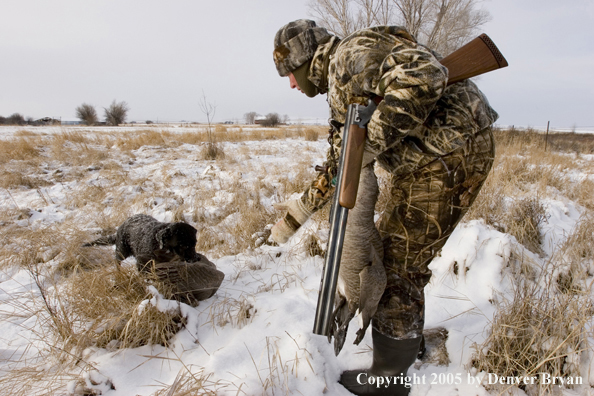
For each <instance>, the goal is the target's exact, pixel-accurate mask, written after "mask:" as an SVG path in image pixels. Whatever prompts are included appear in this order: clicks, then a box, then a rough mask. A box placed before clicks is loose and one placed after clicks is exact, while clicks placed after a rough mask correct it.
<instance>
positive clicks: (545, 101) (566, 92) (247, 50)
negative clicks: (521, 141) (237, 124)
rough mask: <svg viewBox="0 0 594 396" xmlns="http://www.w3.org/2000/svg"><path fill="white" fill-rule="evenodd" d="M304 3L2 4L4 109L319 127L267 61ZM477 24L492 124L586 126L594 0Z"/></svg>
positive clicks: (592, 85) (515, 6)
mask: <svg viewBox="0 0 594 396" xmlns="http://www.w3.org/2000/svg"><path fill="white" fill-rule="evenodd" d="M307 2H308V0H294V1H284V0H283V1H280V0H249V1H246V0H218V1H205V0H170V1H167V2H165V1H162V0H160V1H157V0H102V1H98V0H85V1H80V0H52V1H47V0H2V5H0V12H1V13H2V15H3V18H2V19H3V21H2V24H0V53H1V54H2V60H1V61H0V76H1V77H0V115H1V116H5V117H7V116H9V115H11V114H13V113H15V112H18V113H21V114H23V115H24V116H26V117H33V118H41V117H54V118H60V117H61V118H62V119H75V118H76V114H75V109H76V107H77V106H79V105H80V104H82V103H89V104H92V105H94V106H95V107H96V108H97V110H98V113H99V114H100V116H102V115H103V108H104V107H107V106H109V104H110V103H112V101H114V100H116V101H118V102H119V101H126V102H127V104H128V106H129V108H130V112H129V118H128V119H129V120H138V121H144V120H152V121H160V122H161V121H171V122H173V121H181V120H186V121H206V115H205V114H204V112H203V111H202V110H201V106H200V105H201V103H207V104H211V105H213V106H214V107H215V114H214V121H215V122H222V121H243V115H244V114H245V113H247V112H251V111H255V112H257V113H259V114H264V115H265V114H268V113H272V112H275V113H279V114H281V115H285V114H286V115H288V116H289V117H290V119H291V120H292V121H295V122H297V121H299V120H304V119H311V118H318V119H319V122H322V123H325V122H326V119H327V116H328V106H327V103H326V97H325V95H324V96H323V95H318V96H317V97H316V98H313V99H309V98H307V97H305V96H304V95H303V94H301V93H300V92H298V91H296V90H291V89H290V88H289V81H288V78H286V77H285V78H281V77H279V76H278V74H277V72H276V69H275V67H274V63H273V61H272V49H273V38H274V35H275V33H276V31H277V30H278V29H279V28H280V27H281V26H283V25H285V24H286V23H288V22H290V21H292V20H295V19H300V18H311V16H310V15H309V14H308V8H307ZM481 6H482V7H483V8H484V9H486V10H488V11H489V12H490V13H491V16H492V19H491V21H490V22H488V23H487V24H486V25H484V27H483V29H482V30H483V32H485V33H487V34H488V35H489V36H490V37H491V38H492V39H493V41H494V42H495V43H496V44H497V46H498V47H499V49H500V50H501V52H502V53H503V54H504V56H505V57H506V59H507V60H508V62H509V65H510V66H509V67H508V68H506V69H501V70H497V71H494V72H492V73H490V74H487V75H484V76H481V77H479V78H478V80H477V83H478V84H479V87H480V88H481V90H482V91H483V92H484V93H485V94H486V96H487V97H488V98H489V101H490V103H491V105H492V106H493V108H495V110H496V111H497V112H498V113H499V115H500V118H499V120H498V124H501V125H516V126H543V125H546V123H547V121H550V122H551V126H553V127H579V128H582V127H591V128H592V129H593V130H594V110H593V108H594V78H592V74H593V72H592V71H593V70H594V28H593V27H592V26H594V1H593V0H567V1H563V2H561V1H558V0H486V1H484V2H482V3H481Z"/></svg>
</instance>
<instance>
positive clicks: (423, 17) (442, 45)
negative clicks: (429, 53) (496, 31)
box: [308, 0, 491, 56]
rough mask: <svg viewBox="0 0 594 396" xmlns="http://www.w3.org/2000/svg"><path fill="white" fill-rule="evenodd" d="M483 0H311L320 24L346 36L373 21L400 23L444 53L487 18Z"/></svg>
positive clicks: (473, 33) (465, 39) (474, 32)
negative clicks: (480, 5)
mask: <svg viewBox="0 0 594 396" xmlns="http://www.w3.org/2000/svg"><path fill="white" fill-rule="evenodd" d="M480 2H481V0H310V2H309V3H308V8H309V13H310V15H311V16H313V17H314V18H317V19H318V22H319V23H320V25H321V26H324V27H326V28H327V29H328V30H330V31H332V32H334V33H336V34H337V35H338V36H341V37H345V36H347V35H349V34H350V33H352V32H354V31H356V30H358V29H362V28H365V27H369V26H373V25H400V26H403V27H405V28H406V29H407V30H408V31H409V32H410V33H411V34H412V35H414V36H415V37H416V38H417V40H419V42H421V43H422V44H425V45H427V46H429V47H430V48H432V49H434V50H435V51H437V52H439V53H441V54H442V55H444V56H445V55H448V54H449V53H451V52H452V51H454V50H456V49H457V48H459V47H461V46H462V45H464V44H465V43H466V42H468V41H470V40H471V39H472V38H474V36H476V35H477V34H478V29H479V28H480V27H481V26H482V25H484V24H485V23H486V22H488V21H489V20H490V18H491V16H490V14H489V13H488V12H487V11H485V10H483V9H480V8H479V3H480Z"/></svg>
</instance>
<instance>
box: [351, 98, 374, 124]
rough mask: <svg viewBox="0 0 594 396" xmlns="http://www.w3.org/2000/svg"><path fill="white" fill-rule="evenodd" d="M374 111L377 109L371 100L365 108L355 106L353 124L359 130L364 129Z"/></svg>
mask: <svg viewBox="0 0 594 396" xmlns="http://www.w3.org/2000/svg"><path fill="white" fill-rule="evenodd" d="M375 109H377V105H376V104H375V102H374V101H373V100H371V99H369V102H368V103H367V106H361V105H356V106H355V124H357V125H358V126H359V128H366V127H367V124H369V121H371V116H372V115H373V112H374V111H375Z"/></svg>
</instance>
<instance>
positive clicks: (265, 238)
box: [252, 224, 277, 247]
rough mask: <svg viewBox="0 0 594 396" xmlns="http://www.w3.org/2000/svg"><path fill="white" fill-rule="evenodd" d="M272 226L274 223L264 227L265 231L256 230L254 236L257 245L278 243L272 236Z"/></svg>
mask: <svg viewBox="0 0 594 396" xmlns="http://www.w3.org/2000/svg"><path fill="white" fill-rule="evenodd" d="M272 227H273V226H272V224H267V225H266V227H264V230H263V231H259V232H256V233H254V234H253V235H252V238H253V239H255V241H254V245H255V246H256V247H259V246H262V245H272V246H276V245H277V243H276V242H274V240H272V238H271V237H270V234H271V230H272Z"/></svg>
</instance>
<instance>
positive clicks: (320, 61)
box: [301, 26, 498, 338]
mask: <svg viewBox="0 0 594 396" xmlns="http://www.w3.org/2000/svg"><path fill="white" fill-rule="evenodd" d="M439 58H440V56H439V55H438V54H436V53H434V52H432V51H431V50H430V49H428V48H426V47H425V46H423V45H420V44H418V43H416V41H415V40H414V38H413V37H412V36H411V35H410V34H409V33H408V32H406V30H404V29H402V28H399V27H395V26H382V27H374V28H369V29H363V30H360V31H358V32H355V33H353V34H351V35H350V36H348V37H346V38H344V39H343V40H338V38H335V39H332V40H329V41H328V42H326V43H324V44H323V45H319V46H318V48H317V50H316V52H315V54H314V56H313V58H312V61H311V66H310V71H309V73H310V74H309V77H308V78H309V80H310V81H312V82H313V83H314V84H316V85H317V84H320V85H318V88H319V89H320V91H321V92H325V91H327V92H328V103H329V105H330V116H331V119H332V122H331V123H332V124H333V125H334V127H333V129H332V133H330V138H329V142H330V145H331V148H330V150H329V152H328V156H327V159H326V162H325V165H326V166H328V167H329V172H328V173H319V174H318V175H317V177H316V180H314V181H313V182H312V184H311V185H310V186H309V187H308V188H307V190H306V191H305V193H304V194H303V195H302V197H301V201H302V203H303V206H304V207H305V208H307V209H308V211H310V212H312V213H313V212H315V211H317V210H319V209H320V208H321V207H323V206H324V205H325V204H326V203H327V202H328V200H329V199H330V198H331V197H332V194H333V193H334V188H333V187H332V184H331V182H332V179H333V178H334V177H335V175H336V163H337V158H338V154H339V153H340V146H341V143H342V140H341V132H340V127H339V125H340V124H341V123H344V120H345V116H346V111H347V107H348V105H349V104H351V103H360V104H367V101H368V99H369V98H372V97H374V96H381V97H383V98H384V99H383V100H382V101H381V103H380V104H379V105H378V108H377V110H376V111H375V113H374V114H373V117H372V119H371V121H370V123H369V125H368V134H367V142H366V148H365V149H366V151H367V152H368V153H371V154H372V156H371V157H375V158H376V160H377V163H378V165H379V166H381V167H382V168H384V169H385V170H387V171H388V172H389V173H390V174H391V175H392V181H391V187H390V195H391V199H390V200H389V205H388V207H387V208H386V209H385V211H384V212H383V214H382V216H381V221H380V224H379V228H378V229H379V232H380V234H381V237H382V241H383V243H384V266H385V268H386V273H387V275H388V284H387V287H386V289H385V292H384V294H383V296H382V298H381V300H380V303H379V305H378V310H377V312H376V314H375V316H374V317H373V321H372V323H373V326H374V328H375V329H376V330H378V331H379V332H380V333H382V334H385V335H388V336H390V337H393V338H414V337H418V336H419V335H420V334H421V332H422V327H423V316H424V314H423V312H424V295H423V289H424V287H425V285H426V284H427V282H428V281H429V278H430V277H431V272H430V271H429V270H428V268H427V266H428V265H429V263H430V262H431V260H432V259H433V257H435V255H436V254H437V253H438V252H439V250H440V249H441V247H442V246H443V245H444V244H445V242H446V240H447V238H448V237H449V235H450V234H451V232H452V231H453V229H454V227H455V226H456V224H457V223H458V222H459V221H460V219H461V218H462V216H463V215H464V213H466V211H467V209H468V207H469V206H470V205H471V204H472V202H473V201H474V199H475V198H476V194H477V193H478V191H479V189H480V187H481V186H482V184H483V183H484V181H485V179H486V177H487V174H488V172H489V170H490V168H491V165H492V162H493V156H494V147H493V140H492V133H491V131H490V126H491V125H492V124H493V123H494V122H495V120H496V119H497V117H498V116H497V113H496V112H495V111H494V110H493V109H492V108H491V107H490V106H489V103H488V101H487V99H486V98H485V96H484V95H483V94H482V93H481V92H480V90H479V89H478V88H477V87H476V85H475V84H474V83H473V82H472V81H469V80H466V81H462V82H459V83H456V84H452V85H451V86H449V87H446V82H447V69H446V68H445V67H444V66H442V65H441V64H440V63H439V61H438V59H439ZM364 165H365V164H364ZM348 228H349V225H348V224H347V229H348ZM351 232H355V233H356V230H354V231H351ZM353 248H354V249H356V248H357V247H353ZM361 248H362V249H363V248H364V247H361ZM343 260H344V259H343ZM346 260H348V258H346Z"/></svg>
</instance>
